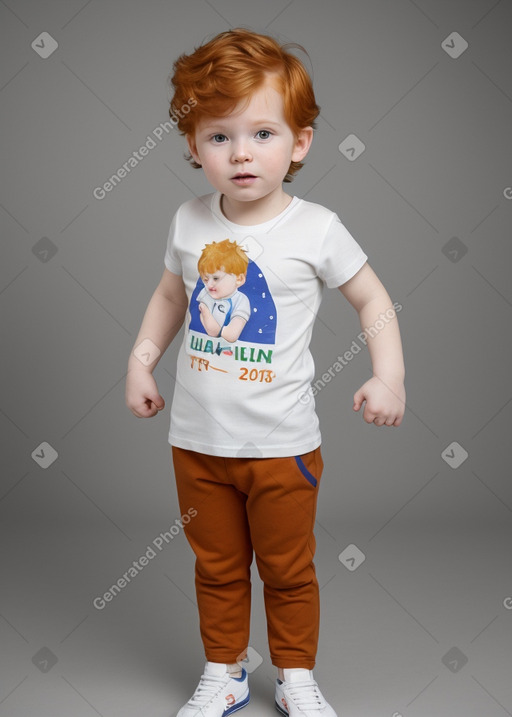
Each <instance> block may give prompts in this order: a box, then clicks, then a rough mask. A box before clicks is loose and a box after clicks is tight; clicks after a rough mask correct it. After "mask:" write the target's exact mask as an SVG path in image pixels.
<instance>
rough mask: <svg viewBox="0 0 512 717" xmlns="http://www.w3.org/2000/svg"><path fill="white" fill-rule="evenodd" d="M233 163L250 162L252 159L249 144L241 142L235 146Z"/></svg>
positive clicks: (232, 157) (232, 156)
mask: <svg viewBox="0 0 512 717" xmlns="http://www.w3.org/2000/svg"><path fill="white" fill-rule="evenodd" d="M231 159H232V161H233V162H250V161H251V159H252V157H251V154H250V152H249V149H248V147H247V144H246V143H245V142H243V141H239V142H237V143H236V144H234V146H233V154H232V155H231Z"/></svg>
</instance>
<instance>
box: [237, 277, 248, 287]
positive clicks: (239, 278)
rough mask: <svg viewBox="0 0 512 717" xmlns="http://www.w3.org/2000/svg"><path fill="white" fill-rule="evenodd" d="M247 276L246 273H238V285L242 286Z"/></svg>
mask: <svg viewBox="0 0 512 717" xmlns="http://www.w3.org/2000/svg"><path fill="white" fill-rule="evenodd" d="M246 278H247V277H246V275H245V274H238V276H237V277H236V285H237V286H242V284H245V280H246Z"/></svg>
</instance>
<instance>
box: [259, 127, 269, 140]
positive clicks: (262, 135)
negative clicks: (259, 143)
mask: <svg viewBox="0 0 512 717" xmlns="http://www.w3.org/2000/svg"><path fill="white" fill-rule="evenodd" d="M256 136H257V137H258V139H270V136H271V135H270V132H269V131H268V129H260V130H259V132H256Z"/></svg>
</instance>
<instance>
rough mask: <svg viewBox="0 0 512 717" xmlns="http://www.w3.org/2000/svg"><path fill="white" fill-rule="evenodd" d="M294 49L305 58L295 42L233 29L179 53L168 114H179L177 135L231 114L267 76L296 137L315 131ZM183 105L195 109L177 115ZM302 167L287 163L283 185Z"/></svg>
mask: <svg viewBox="0 0 512 717" xmlns="http://www.w3.org/2000/svg"><path fill="white" fill-rule="evenodd" d="M293 48H295V49H299V50H301V51H303V52H304V53H305V54H306V55H307V53H306V51H305V50H304V48H303V47H302V46H301V45H298V44H296V43H286V44H283V45H281V44H280V43H279V42H278V41H277V40H275V39H274V38H272V37H270V36H268V35H260V34H258V33H255V32H252V31H250V30H246V29H244V28H235V29H233V30H227V31H226V32H221V33H220V34H219V35H216V36H215V37H214V38H213V39H212V40H210V41H209V42H207V43H206V44H204V45H202V46H200V47H198V48H196V49H195V51H194V52H193V53H192V54H190V55H185V54H183V55H180V56H179V57H178V59H177V60H176V62H175V63H174V65H173V71H174V74H173V75H172V77H170V78H169V79H170V84H171V85H172V86H173V88H174V96H173V97H172V99H171V103H170V107H169V115H170V116H171V117H175V116H178V118H179V119H178V122H177V125H178V129H179V131H180V133H181V134H182V135H190V136H193V135H194V133H195V130H196V127H197V123H198V122H199V121H200V119H202V118H203V117H205V116H210V117H225V116H226V115H229V114H230V113H231V112H232V111H233V110H234V108H235V107H236V106H237V104H238V103H239V102H241V101H243V100H246V101H247V103H248V102H249V101H250V98H251V95H252V93H253V92H254V91H255V90H258V89H260V87H261V86H262V85H264V84H265V82H267V81H268V79H269V78H271V79H272V81H273V85H274V86H275V89H276V90H277V91H278V92H279V93H280V94H281V96H282V98H283V104H284V116H285V118H286V121H287V123H288V125H289V127H290V129H291V130H292V132H293V134H294V136H295V137H297V135H298V133H299V131H300V130H301V129H303V128H304V127H313V129H315V127H316V123H315V119H316V118H317V116H318V114H319V113H320V107H319V106H318V105H317V104H316V101H315V95H314V92H313V84H312V82H311V78H310V76H309V74H308V72H307V71H306V68H305V67H304V65H303V63H302V62H301V61H300V60H299V59H298V58H297V57H295V55H293V54H291V53H290V52H289V50H290V49H293ZM194 100H195V103H194ZM187 103H188V104H189V105H190V104H193V109H192V110H191V111H190V112H188V113H187V114H184V113H180V112H179V108H180V107H183V106H184V105H186V104H187ZM185 158H186V159H187V160H188V161H189V162H190V163H191V165H192V166H193V167H200V166H201V165H200V164H197V163H196V162H195V161H194V159H193V158H192V156H191V155H190V154H189V155H186V156H185ZM302 166H303V162H291V164H290V167H289V169H288V173H287V175H286V177H285V178H284V181H285V182H290V181H292V177H293V175H294V174H295V173H296V172H298V171H299V169H300V168H301V167H302Z"/></svg>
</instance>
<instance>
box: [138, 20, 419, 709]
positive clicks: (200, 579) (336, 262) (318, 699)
mask: <svg viewBox="0 0 512 717" xmlns="http://www.w3.org/2000/svg"><path fill="white" fill-rule="evenodd" d="M291 47H298V46H290V45H289V46H286V45H285V46H281V45H280V44H279V43H278V42H276V41H275V40H274V39H272V38H270V37H268V36H265V35H259V34H256V33H253V32H250V31H248V30H243V29H235V30H230V31H227V32H223V33H221V34H220V35H218V36H217V37H215V38H214V39H213V40H211V41H210V42H208V43H206V44H204V45H203V46H201V47H199V48H198V49H196V50H195V52H193V53H192V54H190V55H188V56H187V55H182V56H181V57H179V58H178V60H177V61H176V63H175V65H174V75H173V77H172V83H173V86H174V90H175V93H174V97H173V99H172V102H171V109H170V112H173V113H174V114H176V109H175V108H177V107H181V108H182V110H183V108H184V107H185V106H187V102H188V103H189V105H188V106H189V108H190V106H192V109H190V111H189V112H187V113H186V112H185V111H183V112H181V113H180V121H179V129H180V132H181V133H182V134H183V135H185V136H186V140H187V143H188V147H189V150H190V156H189V157H188V159H189V160H190V161H191V163H192V166H194V167H202V169H203V171H204V173H205V175H206V177H207V179H208V180H209V182H210V183H211V185H212V187H213V188H214V190H215V191H214V192H213V193H212V194H208V195H206V196H202V197H199V198H195V199H192V200H190V201H187V202H185V203H184V204H183V205H182V206H180V207H179V209H178V211H177V212H176V214H175V216H174V218H173V220H172V223H171V228H170V232H169V237H168V243H167V250H166V253H165V269H164V272H163V276H162V279H161V281H160V283H159V285H158V286H157V288H156V290H155V292H154V294H153V296H152V298H151V300H150V302H149V305H148V307H147V310H146V313H145V315H144V319H143V321H142V325H141V329H140V332H139V334H138V336H137V339H136V342H135V345H134V351H133V352H132V354H131V356H130V359H129V364H128V374H127V382H126V403H127V405H128V407H129V408H130V409H131V410H132V412H133V413H134V414H135V415H136V416H138V417H149V416H155V415H156V414H157V413H158V411H161V410H162V409H163V408H164V405H165V404H164V399H163V398H162V396H161V395H160V393H159V391H158V388H157V385H156V382H155V380H154V378H153V375H152V372H153V370H154V368H155V366H156V364H157V361H158V360H159V358H161V356H162V354H163V353H164V352H165V350H166V348H167V347H168V346H169V344H170V342H171V341H172V339H173V338H174V336H175V335H176V334H177V333H178V331H179V329H180V327H181V326H182V324H183V322H185V327H184V339H183V343H182V345H181V349H180V353H179V357H178V365H177V376H176V382H175V390H174V398H173V403H172V409H171V423H170V431H169V442H170V443H171V445H172V455H173V463H174V471H175V477H176V486H177V492H178V499H179V504H180V509H181V512H182V513H183V514H185V513H187V511H188V510H189V508H194V509H195V511H196V513H195V514H194V515H195V517H194V518H193V519H191V520H190V521H189V522H188V523H187V525H186V527H185V534H186V536H187V539H188V541H189V543H190V545H191V547H192V550H193V551H194V553H195V556H196V563H195V578H196V592H197V602H198V608H199V623H200V632H201V638H202V641H203V645H204V649H205V656H206V665H205V668H204V673H203V675H202V676H201V678H200V681H199V684H198V686H197V689H196V690H195V692H194V694H193V696H192V697H191V698H190V700H189V701H188V702H187V703H186V704H185V705H184V706H183V707H182V708H181V709H180V711H179V713H178V717H195V716H199V715H201V716H202V717H221V716H225V715H228V714H231V713H232V712H235V711H236V710H238V709H240V708H242V707H244V706H245V705H246V704H247V703H248V701H249V688H248V675H247V671H246V670H245V668H244V660H246V663H245V664H247V658H246V655H247V648H248V645H249V625H250V603H251V583H250V566H251V563H252V559H253V552H254V554H255V556H256V564H257V567H258V571H259V575H260V577H261V579H262V581H263V586H264V587H263V589H264V599H265V612H266V618H267V633H268V642H269V649H270V657H271V661H272V664H273V665H275V666H276V667H277V670H278V674H277V679H276V685H275V706H276V707H277V709H278V710H279V712H281V713H282V714H283V715H290V717H336V713H335V711H334V709H333V708H332V707H331V706H330V705H329V704H328V703H327V702H326V700H325V699H324V697H323V695H322V693H321V692H320V689H319V686H318V684H317V682H316V680H315V679H314V677H313V672H312V670H313V667H314V665H315V657H316V652H317V644H318V633H319V589H318V582H317V579H316V575H315V566H314V563H313V558H314V554H315V548H316V543H315V537H314V533H313V528H314V523H315V515H316V504H317V496H318V489H319V484H320V477H321V474H322V468H323V463H322V457H321V453H320V443H321V437H320V432H319V424H318V418H317V416H316V413H315V405H314V399H313V395H312V392H311V388H310V385H311V381H312V380H313V378H314V365H313V360H312V357H311V354H310V351H309V343H310V339H311V333H312V329H313V323H314V320H315V317H316V314H317V311H318V308H319V306H320V301H321V294H322V288H323V286H324V285H326V286H327V287H330V288H334V287H337V288H339V290H340V292H341V293H342V295H343V296H344V297H345V298H346V299H347V300H348V301H349V302H350V304H351V305H352V306H353V307H354V309H355V310H356V311H357V312H358V315H359V319H360V322H361V326H362V328H363V330H365V331H366V329H368V327H375V325H377V326H381V329H380V330H378V331H376V330H371V331H368V332H367V334H368V335H367V345H368V349H369V352H370V357H371V360H372V368H373V375H372V377H371V378H369V379H368V380H367V381H366V382H365V383H364V384H363V386H361V388H359V390H357V391H356V393H355V395H354V404H353V409H354V410H355V411H359V410H360V408H361V407H362V406H363V404H364V403H365V404H366V405H365V407H364V412H363V417H364V420H365V421H366V422H367V423H374V424H375V425H377V426H382V425H386V426H399V425H400V423H401V421H402V417H403V414H404V408H405V389H404V363H403V357H402V348H401V341H400V334H399V329H398V322H397V319H396V312H395V311H394V308H393V304H392V302H391V299H390V297H389V295H388V293H387V292H386V290H385V288H384V287H383V285H382V283H381V282H380V281H379V279H378V278H377V276H376V274H375V273H374V272H373V270H372V269H371V268H370V266H369V265H368V262H367V258H368V257H367V255H366V254H365V253H364V252H363V250H362V249H361V247H360V246H359V244H358V243H357V242H356V241H355V239H354V238H353V237H352V236H351V234H350V233H349V232H348V230H347V229H346V228H345V227H344V225H343V224H342V223H341V221H340V219H339V218H338V216H337V215H336V214H334V213H333V212H332V211H330V210H328V209H326V208H324V207H322V206H320V205H318V204H314V203H311V202H307V201H304V200H302V199H299V198H298V197H296V196H293V197H292V196H290V195H289V194H287V193H285V192H284V190H283V186H282V184H283V181H284V182H287V181H290V180H291V179H292V176H293V174H295V173H296V172H297V171H298V170H299V169H300V168H301V167H302V160H303V159H304V158H305V157H306V155H307V153H308V150H309V148H310V145H311V141H312V137H313V130H314V127H315V119H316V117H317V116H318V113H319V109H320V108H319V107H318V105H317V104H316V101H315V96H314V93H313V88H312V85H311V81H310V78H309V76H308V73H307V72H306V70H305V68H304V66H303V65H302V63H301V62H300V61H299V60H298V59H297V58H296V57H295V56H294V55H293V54H292V53H291V52H290V51H289V50H290V48H291ZM301 49H302V48H301ZM226 237H228V238H229V240H230V241H231V242H236V243H237V245H238V246H242V247H243V248H244V250H245V253H246V256H247V258H248V263H247V266H246V273H245V277H246V280H245V282H244V283H243V285H242V283H241V278H242V277H241V275H242V274H243V273H244V272H243V271H242V270H239V268H236V269H234V270H233V269H232V267H231V266H230V265H228V262H227V261H225V262H224V263H221V264H220V265H218V264H217V260H216V261H215V262H214V263H215V266H214V267H212V266H210V267H207V268H206V274H204V275H202V276H199V275H198V257H200V255H201V252H202V250H203V249H204V245H205V242H208V243H213V242H217V243H218V242H222V241H224V240H225V239H226ZM212 269H215V271H214V272H213V273H215V272H217V273H219V272H222V274H221V275H219V276H218V277H217V278H219V279H222V278H225V276H224V275H225V274H228V275H231V276H230V282H228V283H230V287H233V288H238V287H237V286H236V284H237V282H238V283H239V286H240V289H241V291H242V290H243V292H244V293H245V296H246V297H247V304H246V307H249V308H248V311H250V316H249V317H248V318H247V320H246V321H245V323H244V325H243V327H241V331H240V333H239V334H238V336H237V337H236V338H233V340H231V338H230V337H229V336H223V333H224V331H225V329H223V328H222V327H220V324H219V322H217V324H218V326H219V328H220V331H218V332H217V328H216V327H212V330H206V331H205V326H206V323H205V322H204V319H205V316H203V315H202V312H201V317H199V316H198V301H197V297H198V296H199V294H200V292H201V291H203V289H204V283H203V279H204V278H206V275H207V274H211V273H212V271H211V270H212ZM199 272H200V273H201V274H202V270H199ZM204 305H205V306H206V304H204ZM209 313H210V314H211V313H212V312H211V311H209ZM384 313H385V314H386V317H387V318H388V320H387V321H386V322H383V321H382V320H381V319H382V314H384ZM186 317H187V318H186ZM201 318H202V319H203V321H201ZM242 321H243V319H242ZM379 322H380V323H379ZM208 323H209V322H208ZM238 328H240V327H238ZM213 329H215V330H213ZM237 330H238V329H237ZM216 332H217V333H216ZM142 341H144V342H145V343H144V345H145V346H148V345H149V346H151V345H154V346H155V349H154V353H153V354H152V361H151V363H146V364H145V363H142V362H141V361H140V360H139V359H138V358H137V356H136V354H135V349H136V348H137V347H138V346H139V345H140V343H141V342H142ZM157 348H158V351H157V350H156V349H157Z"/></svg>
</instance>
